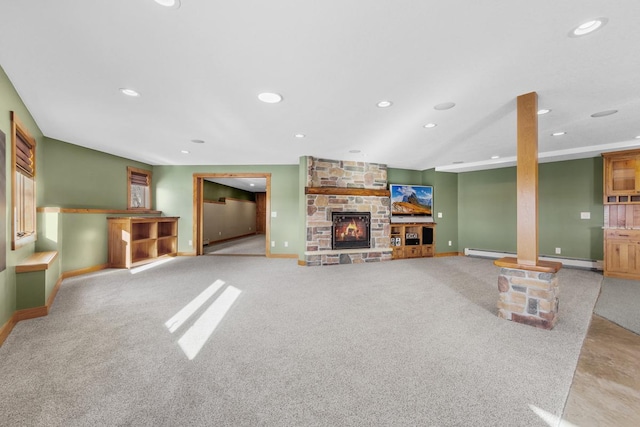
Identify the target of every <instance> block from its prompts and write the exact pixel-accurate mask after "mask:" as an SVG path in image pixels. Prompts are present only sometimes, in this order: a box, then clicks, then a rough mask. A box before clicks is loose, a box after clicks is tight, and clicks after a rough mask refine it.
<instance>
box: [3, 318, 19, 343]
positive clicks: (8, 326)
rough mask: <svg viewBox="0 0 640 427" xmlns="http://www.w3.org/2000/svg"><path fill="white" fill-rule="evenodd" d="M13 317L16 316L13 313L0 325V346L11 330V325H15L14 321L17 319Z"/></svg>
mask: <svg viewBox="0 0 640 427" xmlns="http://www.w3.org/2000/svg"><path fill="white" fill-rule="evenodd" d="M15 317H16V315H15V313H14V314H13V315H12V316H11V317H10V318H9V320H7V321H6V323H5V324H4V325H2V326H0V346H2V344H3V343H4V341H5V340H6V339H7V337H8V336H9V334H10V333H11V331H12V330H13V327H14V326H16V323H18V321H17V320H16V318H15Z"/></svg>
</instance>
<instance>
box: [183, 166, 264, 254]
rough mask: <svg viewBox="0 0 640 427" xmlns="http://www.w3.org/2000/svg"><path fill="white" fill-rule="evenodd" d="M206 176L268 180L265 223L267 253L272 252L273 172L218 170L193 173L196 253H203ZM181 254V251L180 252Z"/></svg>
mask: <svg viewBox="0 0 640 427" xmlns="http://www.w3.org/2000/svg"><path fill="white" fill-rule="evenodd" d="M205 178H264V179H265V180H266V184H267V185H266V191H265V193H266V207H265V209H266V216H267V218H266V224H265V232H264V234H265V254H266V256H267V257H269V255H270V254H271V246H270V245H269V242H270V241H271V221H270V220H269V219H270V216H271V172H233V173H216V172H196V173H194V174H193V210H192V212H193V230H192V233H193V245H194V248H195V255H203V253H204V251H203V250H202V242H203V236H202V230H203V224H202V221H203V214H202V210H203V209H202V206H203V205H204V188H203V187H204V179H205ZM179 255H180V253H179Z"/></svg>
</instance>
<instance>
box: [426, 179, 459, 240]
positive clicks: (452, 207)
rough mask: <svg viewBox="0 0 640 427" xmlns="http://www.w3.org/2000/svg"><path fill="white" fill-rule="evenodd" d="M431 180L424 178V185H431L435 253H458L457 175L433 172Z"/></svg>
mask: <svg viewBox="0 0 640 427" xmlns="http://www.w3.org/2000/svg"><path fill="white" fill-rule="evenodd" d="M433 179H434V180H433V181H429V180H427V178H425V182H424V183H425V184H429V183H433V184H432V185H433V208H434V212H435V214H434V218H433V220H434V221H435V222H436V253H445V252H458V175H457V174H455V173H447V172H435V174H434V177H433ZM440 214H442V217H438V216H439V215H440ZM449 242H451V245H449Z"/></svg>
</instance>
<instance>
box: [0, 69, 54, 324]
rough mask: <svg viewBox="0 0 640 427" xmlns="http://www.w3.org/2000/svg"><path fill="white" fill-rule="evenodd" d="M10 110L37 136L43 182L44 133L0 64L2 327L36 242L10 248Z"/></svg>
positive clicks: (39, 181) (38, 171)
mask: <svg viewBox="0 0 640 427" xmlns="http://www.w3.org/2000/svg"><path fill="white" fill-rule="evenodd" d="M11 111H15V112H16V113H17V114H18V117H19V119H20V121H21V122H22V124H23V125H24V126H26V127H27V129H29V132H30V133H31V136H33V137H34V138H35V139H36V186H37V188H39V187H40V186H41V185H42V183H43V180H42V176H41V173H42V164H43V161H42V158H43V152H42V148H43V147H42V146H43V136H42V132H41V131H40V129H39V128H38V125H37V124H36V122H35V120H34V119H33V117H31V114H30V113H29V111H28V110H27V108H26V107H25V105H24V103H23V102H22V100H21V99H20V97H19V96H18V93H17V92H16V90H15V88H14V87H13V85H12V84H11V82H10V81H9V78H8V77H7V75H6V74H5V72H4V70H3V69H2V67H0V130H1V131H2V132H3V133H4V134H5V138H6V162H5V170H6V175H5V176H6V198H7V201H6V205H5V206H6V207H5V215H6V221H5V222H2V224H0V227H5V232H6V236H7V240H6V241H5V242H1V243H0V244H4V245H5V247H6V254H7V255H6V257H7V259H6V261H7V263H6V264H7V268H6V269H5V270H4V271H2V272H0V327H2V326H3V325H4V324H5V323H6V322H7V321H8V320H9V319H10V318H11V316H12V315H13V313H14V311H15V310H16V274H15V266H16V264H17V263H19V262H20V261H22V260H23V259H25V258H27V257H28V256H29V255H31V254H32V253H33V252H34V248H35V244H33V243H31V244H27V245H25V246H23V247H22V248H20V249H18V250H15V251H14V250H11V218H12V216H11V210H12V209H11V207H10V205H11V190H12V189H11ZM41 196H42V195H41V193H40V192H38V193H37V194H36V203H40V201H41Z"/></svg>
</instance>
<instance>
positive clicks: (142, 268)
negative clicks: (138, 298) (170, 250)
mask: <svg viewBox="0 0 640 427" xmlns="http://www.w3.org/2000/svg"><path fill="white" fill-rule="evenodd" d="M174 259H175V258H173V257H170V258H165V259H161V260H160V261H156V262H152V263H149V264H145V265H141V266H140V267H136V268H132V269H131V270H129V273H131V274H138V273H142V272H143V271H146V270H149V269H151V268H154V267H157V266H159V265H161V264H164V263H165V262H169V261H173V260H174Z"/></svg>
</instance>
